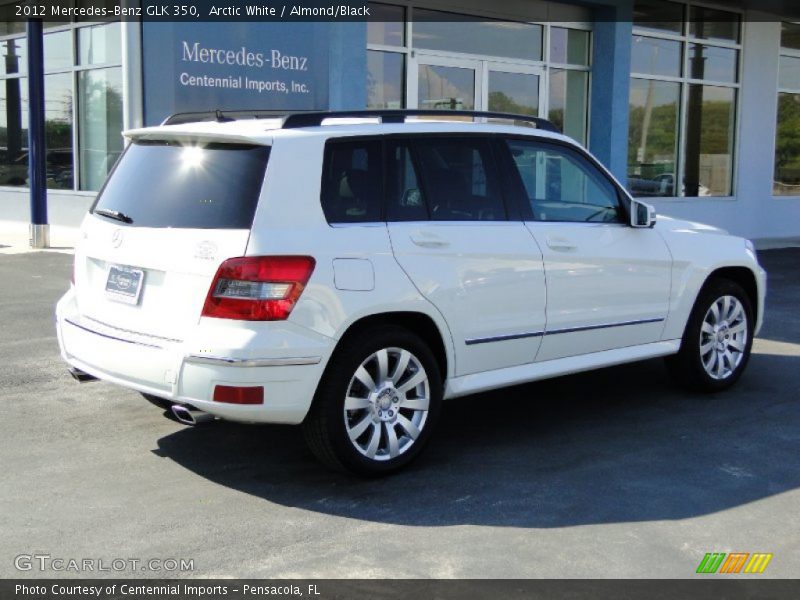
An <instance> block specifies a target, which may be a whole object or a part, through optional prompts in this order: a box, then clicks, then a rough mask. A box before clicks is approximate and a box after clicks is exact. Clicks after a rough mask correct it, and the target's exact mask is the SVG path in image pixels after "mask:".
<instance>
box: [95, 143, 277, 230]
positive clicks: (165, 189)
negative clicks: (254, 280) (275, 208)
mask: <svg viewBox="0 0 800 600" xmlns="http://www.w3.org/2000/svg"><path fill="white" fill-rule="evenodd" d="M268 157H269V147H268V146H257V145H251V144H223V143H210V144H208V143H207V144H200V143H193V144H192V143H187V142H167V141H157V142H153V141H135V142H132V143H131V144H130V145H129V146H128V149H127V150H126V151H125V152H124V153H123V155H122V157H121V158H120V160H119V163H118V164H117V165H116V167H115V168H114V170H113V171H112V173H111V175H110V176H109V179H108V181H107V182H106V185H105V186H104V188H103V189H102V191H101V192H100V195H99V196H98V198H97V201H96V202H95V205H94V207H93V208H92V212H94V213H96V214H98V215H101V216H103V217H106V218H110V219H115V220H118V221H122V222H124V223H127V224H129V225H131V226H133V227H178V228H187V229H250V227H251V226H252V224H253V215H254V214H255V210H256V205H257V204H258V197H259V194H260V192H261V185H262V183H263V181H264V172H265V170H266V167H267V159H268Z"/></svg>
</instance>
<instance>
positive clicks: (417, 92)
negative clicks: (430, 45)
mask: <svg viewBox="0 0 800 600" xmlns="http://www.w3.org/2000/svg"><path fill="white" fill-rule="evenodd" d="M413 62H414V65H413V66H412V73H411V74H410V75H411V81H409V86H408V87H409V99H408V100H409V103H408V106H409V107H411V108H420V109H432V110H480V109H479V108H478V104H479V103H478V99H479V98H480V97H481V92H482V89H481V87H482V86H481V84H482V80H481V78H480V77H479V76H478V75H479V73H480V71H481V61H478V60H468V59H461V58H450V57H441V56H419V55H418V57H417V60H415V61H413ZM413 71H416V74H414V73H413Z"/></svg>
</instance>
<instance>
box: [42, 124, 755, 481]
mask: <svg viewBox="0 0 800 600" xmlns="http://www.w3.org/2000/svg"><path fill="white" fill-rule="evenodd" d="M438 114H439V115H441V114H442V113H438ZM251 116H252V115H251ZM423 116H426V115H425V114H421V111H379V112H367V111H362V112H355V113H304V114H292V115H287V116H285V117H283V118H239V119H232V118H230V117H229V116H228V115H225V114H222V113H217V114H216V118H213V119H211V120H205V121H204V120H202V119H203V118H205V117H204V116H203V115H200V116H198V117H195V119H200V120H195V121H194V122H191V121H192V117H191V116H190V117H188V118H187V117H186V116H182V117H178V118H175V119H173V120H172V124H170V123H169V122H168V123H167V124H165V125H162V126H159V127H152V128H146V129H138V130H134V131H128V132H126V134H125V135H126V136H127V138H128V139H129V140H130V144H129V146H128V148H127V150H126V151H125V153H124V155H123V156H122V158H121V159H120V160H119V162H118V163H117V165H116V167H115V169H114V171H113V172H112V174H111V175H110V177H109V179H108V181H107V183H106V185H105V187H104V188H103V190H102V191H101V192H100V194H99V196H98V198H97V201H96V203H95V205H94V206H93V207H92V209H91V211H90V212H89V214H87V216H86V218H85V220H84V222H83V225H82V230H81V239H80V242H79V244H78V246H77V247H76V250H75V269H74V278H73V279H74V284H73V285H72V287H71V288H70V290H69V291H68V292H67V294H66V295H65V296H64V297H63V298H62V299H61V301H60V302H59V303H58V307H57V311H56V312H57V327H58V339H59V343H60V345H61V352H62V356H63V358H64V360H65V361H66V362H67V363H69V365H70V367H71V371H72V372H73V374H74V375H75V376H76V378H79V379H81V380H91V379H95V378H99V379H103V380H106V381H110V382H113V383H117V384H119V385H122V386H125V387H128V388H132V389H135V390H138V391H140V392H143V393H144V394H145V395H146V396H148V397H150V398H151V399H154V398H160V399H164V400H165V401H168V402H169V403H171V405H172V411H173V413H174V414H175V416H177V417H178V419H179V420H181V421H183V422H187V423H195V422H198V421H199V420H210V419H213V418H214V417H218V418H222V419H231V420H236V421H247V422H262V423H289V424H299V423H302V424H303V428H304V431H305V434H306V438H307V440H308V442H309V444H310V446H311V448H312V450H313V451H314V452H315V454H316V455H317V456H318V457H319V458H320V459H322V460H323V461H324V462H325V463H327V464H328V465H331V466H334V467H337V468H340V469H347V470H350V471H353V472H356V473H360V474H368V475H369V474H380V473H385V472H388V471H391V470H394V469H397V468H399V467H401V466H403V465H405V464H406V463H408V462H409V461H410V460H412V459H413V458H414V457H415V456H416V455H417V454H419V452H420V451H421V450H422V448H423V447H424V445H425V443H426V442H427V441H428V439H429V437H430V435H431V433H432V430H433V428H434V425H435V424H436V419H437V416H438V414H439V412H440V408H441V403H442V401H443V400H445V399H450V398H457V397H459V396H464V395H467V394H473V393H476V392H482V391H485V390H491V389H495V388H500V387H503V386H508V385H513V384H519V383H523V382H528V381H534V380H537V379H543V378H547V377H553V376H557V375H563V374H565V373H574V372H577V371H583V370H587V369H594V368H598V367H605V366H608V365H615V364H619V363H625V362H629V361H636V360H641V359H647V358H652V357H656V356H667V357H669V359H668V362H669V365H670V367H671V370H672V372H673V373H674V374H675V375H676V376H677V377H678V378H679V379H680V380H681V381H682V382H684V383H686V384H688V385H690V386H692V387H694V388H696V389H700V390H706V391H715V390H721V389H723V388H726V387H728V386H730V385H731V384H733V383H734V382H735V381H736V380H737V379H738V378H739V376H740V375H741V374H742V371H743V370H744V368H745V365H746V364H747V360H748V356H749V354H750V347H751V344H752V341H753V336H754V335H755V334H756V333H757V332H758V329H759V327H760V324H761V321H762V315H763V310H764V296H765V285H766V274H765V272H764V271H763V269H761V267H760V266H759V265H758V262H757V260H756V256H755V253H754V250H753V246H752V244H751V243H750V242H748V241H746V240H744V239H742V238H738V237H733V236H730V235H727V234H726V233H725V232H723V231H720V230H719V229H715V228H713V227H708V226H705V225H700V224H696V223H690V222H685V221H677V220H673V219H669V218H662V219H660V220H659V222H658V223H657V224H656V223H655V215H654V212H653V210H652V208H650V207H649V206H647V205H646V204H644V203H642V202H639V201H637V200H634V199H633V198H631V197H630V196H629V195H628V193H627V192H626V191H625V190H624V188H623V187H622V186H621V185H620V184H619V183H618V182H617V181H616V180H615V179H614V178H613V177H612V176H611V175H610V174H609V172H608V171H607V170H606V169H604V168H603V167H602V166H601V165H600V164H599V163H598V162H597V161H596V160H595V159H593V158H592V157H591V156H590V155H589V154H587V152H586V151H585V150H583V149H582V148H581V147H580V146H579V145H578V144H576V143H575V142H574V141H572V140H570V139H569V138H567V137H565V136H563V135H560V134H559V133H558V132H557V131H556V130H555V128H554V127H553V126H552V125H550V124H549V123H548V122H546V121H543V120H541V119H534V118H527V117H520V116H511V115H505V116H504V118H505V119H506V121H505V122H501V121H500V120H498V119H499V117H503V115H495V114H489V113H457V114H456V116H458V117H459V118H460V119H461V120H447V119H442V118H441V117H439V120H438V121H437V120H431V119H423V118H420V117H423ZM427 116H428V117H430V116H431V115H430V114H429V113H428V114H427ZM168 121H169V120H168ZM176 121H177V123H175V122H176ZM181 121H183V122H181ZM523 121H524V122H525V126H523V124H522V122H523Z"/></svg>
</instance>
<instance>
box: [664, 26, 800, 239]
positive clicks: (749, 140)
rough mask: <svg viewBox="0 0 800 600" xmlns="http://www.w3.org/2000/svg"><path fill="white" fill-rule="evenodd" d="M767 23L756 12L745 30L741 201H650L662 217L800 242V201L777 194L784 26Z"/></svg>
mask: <svg viewBox="0 0 800 600" xmlns="http://www.w3.org/2000/svg"><path fill="white" fill-rule="evenodd" d="M768 18H770V17H769V16H767V15H757V14H752V13H751V14H748V15H747V19H748V20H747V22H745V23H744V26H743V36H744V37H743V41H742V44H743V48H742V57H741V60H742V61H743V64H742V87H741V90H740V95H739V123H740V125H739V135H738V141H737V148H738V152H737V154H736V157H735V160H736V170H735V180H734V185H735V188H734V190H735V193H736V196H735V197H734V198H682V199H665V200H655V199H650V200H653V204H655V206H656V210H657V211H658V212H659V213H661V214H665V215H670V216H674V217H678V218H683V219H691V220H694V221H701V222H706V223H710V224H712V225H716V226H718V227H722V228H724V229H727V230H728V231H730V232H731V233H734V234H737V235H742V236H745V237H748V238H751V239H754V240H757V241H759V240H760V241H762V242H774V241H778V240H785V241H797V240H800V197H796V196H795V197H783V196H778V197H775V196H773V195H772V180H773V171H774V158H775V133H776V129H777V128H776V119H777V111H778V95H777V89H778V62H779V59H778V56H779V48H780V33H781V25H780V23H777V22H769V21H764V20H765V19H768ZM754 19H762V21H756V20H754ZM650 200H648V202H649V201H650Z"/></svg>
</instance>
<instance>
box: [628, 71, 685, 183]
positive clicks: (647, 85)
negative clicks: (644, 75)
mask: <svg viewBox="0 0 800 600" xmlns="http://www.w3.org/2000/svg"><path fill="white" fill-rule="evenodd" d="M680 95H681V86H680V84H679V83H674V82H667V81H655V80H652V79H633V80H632V81H631V91H630V116H629V119H630V127H629V130H628V188H629V189H630V191H631V193H632V194H634V195H635V196H675V195H677V194H676V193H675V178H676V166H677V163H678V157H677V154H678V115H679V114H680Z"/></svg>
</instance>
